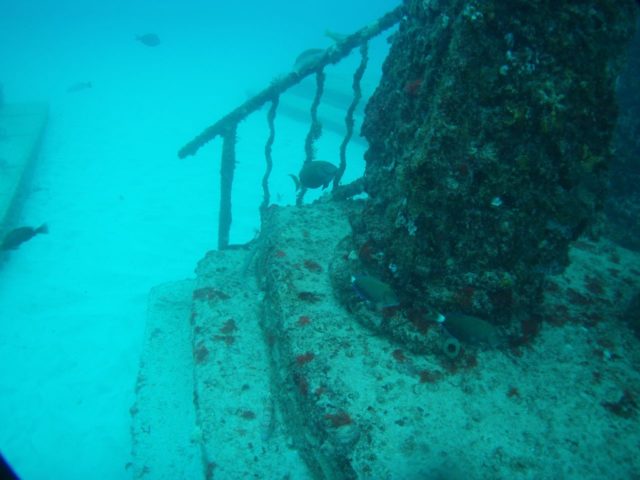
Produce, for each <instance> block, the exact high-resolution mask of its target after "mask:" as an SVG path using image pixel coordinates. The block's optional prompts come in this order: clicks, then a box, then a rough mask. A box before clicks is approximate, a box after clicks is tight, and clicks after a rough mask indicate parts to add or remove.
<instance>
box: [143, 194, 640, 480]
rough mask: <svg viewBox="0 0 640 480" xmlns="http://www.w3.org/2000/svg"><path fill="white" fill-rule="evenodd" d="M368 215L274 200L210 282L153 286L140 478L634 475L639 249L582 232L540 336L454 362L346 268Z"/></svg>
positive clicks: (433, 332) (200, 271)
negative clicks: (634, 304) (355, 227)
mask: <svg viewBox="0 0 640 480" xmlns="http://www.w3.org/2000/svg"><path fill="white" fill-rule="evenodd" d="M353 208H357V205H351V204H336V203H334V202H331V203H317V204H314V205H308V206H304V207H301V208H295V207H289V208H271V209H270V210H269V211H268V212H267V214H266V215H265V218H264V223H263V225H262V230H261V237H260V239H259V240H258V241H257V242H255V243H254V245H253V248H252V250H250V251H245V250H235V251H224V252H209V253H208V254H207V255H206V256H205V258H203V260H202V261H201V262H200V263H199V265H198V268H197V280H196V281H192V282H180V283H177V284H175V285H174V286H173V287H171V286H165V287H163V288H162V289H156V290H155V291H154V295H153V297H154V300H153V301H152V302H151V303H150V307H151V308H150V317H149V328H148V329H147V340H146V342H145V355H144V361H143V363H142V364H141V370H140V377H139V382H138V389H137V393H138V400H137V402H136V405H135V407H134V409H132V414H133V415H134V428H133V434H134V438H133V440H134V465H133V472H134V475H135V477H136V478H153V479H157V478H160V479H164V478H167V479H174V478H204V479H218V478H247V479H250V478H259V479H262V478H274V479H282V478H291V479H296V480H298V479H300V480H304V479H310V478H313V479H318V480H320V479H331V480H338V479H340V480H343V479H354V478H362V479H376V480H394V479H413V478H428V479H447V480H458V479H463V478H464V479H469V480H481V479H487V478H491V479H498V480H502V479H504V480H507V479H509V480H527V479H532V478H536V479H538V478H541V479H542V478H545V479H546V478H583V479H585V480H596V479H598V480H599V479H602V478H611V479H616V480H617V479H620V480H623V479H629V478H634V477H633V476H634V474H636V473H637V472H638V469H639V468H640V459H639V458H638V456H637V445H638V442H640V430H639V429H638V428H637V423H638V415H639V414H640V413H639V411H638V403H639V400H638V399H639V398H640V390H639V389H638V384H639V383H638V382H639V381H640V374H639V370H638V365H640V348H639V347H640V343H638V340H637V339H636V338H635V336H633V335H631V334H630V332H629V330H628V328H627V326H626V325H625V324H624V323H623V322H622V321H620V320H619V319H618V318H616V316H615V313H616V312H618V311H621V310H623V309H624V306H625V305H627V304H628V302H629V300H630V297H631V296H632V294H633V293H634V291H637V288H638V284H639V282H640V271H638V270H636V269H635V268H633V266H634V265H637V264H638V262H639V254H638V253H636V252H630V251H627V250H625V249H622V248H619V247H617V246H615V245H613V244H609V243H607V242H600V243H593V242H579V243H578V244H576V245H575V246H574V247H572V249H571V258H572V262H571V267H570V268H569V269H567V271H566V272H565V273H564V274H562V275H559V276H554V277H553V279H552V280H553V282H549V287H548V290H547V294H546V296H545V299H546V300H547V301H546V302H545V304H544V305H543V312H544V315H545V316H547V317H548V320H549V321H548V322H545V323H543V325H542V328H541V329H540V325H527V326H526V328H524V329H523V330H524V331H525V332H526V333H527V335H528V336H525V337H522V338H514V339H513V342H512V343H511V344H510V346H509V348H504V349H499V350H496V349H488V348H484V347H482V346H474V345H467V344H464V345H463V347H462V348H463V350H464V352H463V354H462V355H461V356H460V357H458V358H457V359H456V360H455V361H451V360H450V359H448V358H447V357H446V356H445V355H443V354H442V352H441V350H440V349H431V350H429V349H428V348H427V349H424V350H422V351H418V349H413V348H411V347H410V345H411V342H406V341H405V340H406V336H407V335H412V336H413V337H412V338H413V340H412V341H413V345H419V344H420V342H419V338H420V337H424V342H423V343H422V346H428V345H429V343H430V342H432V341H433V342H435V341H437V339H438V338H440V339H442V338H443V332H442V330H441V329H440V328H439V327H438V324H437V323H435V322H433V321H428V320H427V321H424V322H422V323H414V322H413V321H407V319H406V318H405V319H404V327H402V322H401V321H400V319H401V317H402V312H395V313H393V314H392V316H387V314H386V313H385V312H383V311H376V310H374V309H371V308H370V306H367V305H366V304H365V303H364V302H363V301H361V300H358V298H357V296H356V295H355V293H354V292H353V289H351V287H350V286H349V285H348V282H342V281H341V280H340V278H337V279H336V278H334V274H337V276H338V277H341V275H342V272H344V271H348V270H350V269H357V268H359V267H358V265H359V260H358V259H357V257H356V256H354V255H353V252H351V251H348V250H345V245H346V242H347V241H348V239H349V236H350V234H351V232H350V229H349V225H348V223H347V222H346V220H345V218H346V211H349V210H351V209H353ZM345 256H346V258H344V257H345ZM256 272H257V273H258V278H257V279H256V277H255V275H254V273H256ZM354 273H357V272H354ZM256 280H257V281H256ZM170 288H174V289H175V290H176V291H175V293H172V292H171V290H170ZM189 288H192V289H193V291H192V292H191V293H189V291H188V289H189ZM189 318H191V321H189ZM231 320H233V321H231ZM384 322H388V324H387V325H386V326H382V325H383V324H384ZM402 328H404V330H403V329H402ZM533 336H536V339H535V342H531V339H532V337H533ZM407 345H409V346H407ZM585 418H588V419H589V421H588V422H585ZM181 472H182V473H181ZM184 472H187V473H189V472H191V473H189V475H190V476H189V475H186V476H185V475H184Z"/></svg>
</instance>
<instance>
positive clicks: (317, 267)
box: [304, 259, 322, 273]
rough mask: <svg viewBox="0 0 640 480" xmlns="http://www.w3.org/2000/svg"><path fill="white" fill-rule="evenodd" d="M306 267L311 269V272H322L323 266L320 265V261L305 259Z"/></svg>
mask: <svg viewBox="0 0 640 480" xmlns="http://www.w3.org/2000/svg"><path fill="white" fill-rule="evenodd" d="M304 267H305V268H306V269H307V270H309V271H310V272H313V273H320V272H322V266H320V264H319V263H318V262H314V261H313V260H308V259H307V260H305V261H304Z"/></svg>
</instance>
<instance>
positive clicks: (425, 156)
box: [353, 0, 637, 323]
mask: <svg viewBox="0 0 640 480" xmlns="http://www.w3.org/2000/svg"><path fill="white" fill-rule="evenodd" d="M405 3H406V6H407V11H408V15H407V18H406V19H405V20H404V21H403V22H402V23H401V27H400V30H399V32H398V33H397V34H396V35H395V38H394V40H393V45H392V48H391V52H390V55H389V57H388V59H387V61H386V63H385V66H384V73H383V78H382V81H381V84H380V86H379V88H378V89H377V91H376V92H375V94H374V96H373V98H372V99H371V101H370V102H369V104H368V106H367V110H366V121H365V123H364V126H363V133H364V135H365V136H366V138H367V139H368V141H369V142H370V145H371V146H370V149H369V151H368V152H367V155H366V160H367V167H366V190H367V192H368V193H369V195H370V200H369V202H368V206H367V207H366V210H365V214H364V216H362V217H360V218H358V219H354V221H353V223H354V230H355V232H356V243H357V244H358V246H359V247H360V248H359V251H360V256H361V259H362V260H363V261H364V262H366V263H368V268H369V270H371V271H372V273H374V274H377V275H379V276H382V277H384V278H385V279H386V280H388V281H390V282H391V283H392V284H393V285H394V286H395V287H396V289H397V291H398V293H399V294H400V295H402V296H403V300H404V301H405V302H408V303H411V304H412V305H414V306H428V307H432V308H435V309H437V310H439V311H442V312H445V313H446V312H451V311H458V312H464V313H468V314H474V315H478V316H481V317H484V318H486V319H488V320H490V321H492V322H494V323H507V322H509V321H510V320H511V319H512V318H513V316H514V314H520V313H527V312H530V311H531V309H532V308H534V307H535V306H536V305H537V302H538V300H539V297H540V290H541V285H542V281H543V279H544V275H545V274H546V273H549V272H557V271H559V270H561V269H563V268H564V267H565V266H566V264H567V262H568V260H567V250H568V245H569V243H570V242H571V241H573V240H575V239H576V238H577V237H578V236H579V235H581V234H582V233H583V232H584V231H585V229H586V228H587V227H588V226H589V224H590V222H591V221H592V220H593V219H594V216H595V215H596V214H597V212H598V211H599V209H600V208H601V205H602V203H603V197H604V193H605V190H606V185H607V167H608V164H609V159H610V151H609V150H610V140H611V136H612V131H613V126H614V123H615V120H616V107H615V96H614V82H615V79H616V75H617V72H618V70H619V64H620V62H621V59H622V58H623V53H624V51H625V48H626V46H627V43H628V41H629V39H630V38H631V35H632V33H633V28H634V19H635V16H636V14H637V5H636V4H635V2H633V1H631V0H598V1H595V0H590V1H561V0H560V1H542V0H526V1H525V0H485V1H482V2H480V1H468V0H449V1H445V0H440V1H438V0H432V1H423V0H420V1H406V2H405Z"/></svg>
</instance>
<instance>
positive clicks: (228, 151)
mask: <svg viewBox="0 0 640 480" xmlns="http://www.w3.org/2000/svg"><path fill="white" fill-rule="evenodd" d="M237 129H238V125H237V124H234V125H232V126H230V127H229V128H228V129H227V130H226V132H225V133H224V134H223V135H222V138H223V143H222V162H221V164H220V214H219V217H218V249H219V250H224V249H225V248H227V247H228V246H229V231H230V230H231V192H232V187H233V174H234V172H235V168H236V141H237Z"/></svg>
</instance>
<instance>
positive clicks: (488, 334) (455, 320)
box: [441, 313, 499, 346]
mask: <svg viewBox="0 0 640 480" xmlns="http://www.w3.org/2000/svg"><path fill="white" fill-rule="evenodd" d="M441 324H442V326H443V327H444V329H445V330H446V331H447V332H448V333H449V334H450V335H452V336H454V337H455V338H457V339H458V340H460V341H462V342H467V343H471V344H476V345H478V344H481V345H482V344H484V345H490V346H496V345H497V344H498V343H499V332H498V327H496V326H495V325H493V324H492V323H489V322H487V321H486V320H483V319H481V318H478V317H475V316H472V315H464V314H462V313H450V314H448V315H446V316H445V317H444V319H443V320H442V322H441Z"/></svg>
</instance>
